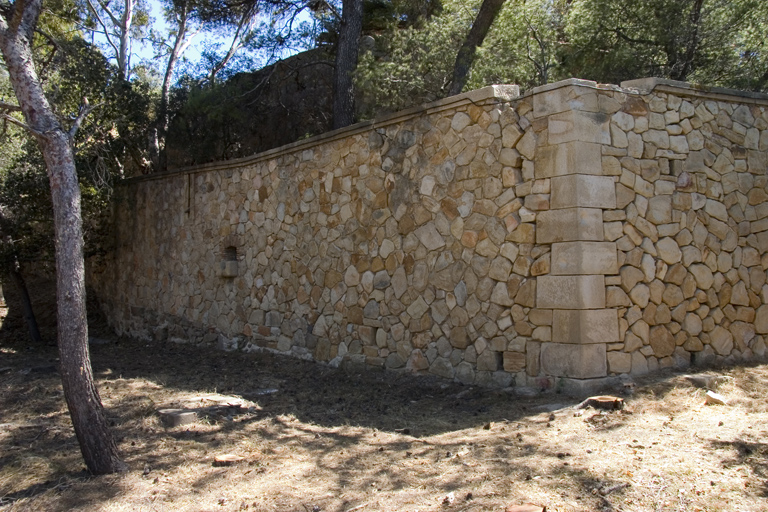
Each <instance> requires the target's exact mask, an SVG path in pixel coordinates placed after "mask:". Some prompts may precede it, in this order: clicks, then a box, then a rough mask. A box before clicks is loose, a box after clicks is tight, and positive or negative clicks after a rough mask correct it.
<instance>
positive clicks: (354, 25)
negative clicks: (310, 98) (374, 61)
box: [333, 0, 363, 129]
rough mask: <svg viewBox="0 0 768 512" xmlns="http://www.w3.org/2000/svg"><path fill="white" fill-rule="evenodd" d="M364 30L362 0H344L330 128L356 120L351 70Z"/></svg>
mask: <svg viewBox="0 0 768 512" xmlns="http://www.w3.org/2000/svg"><path fill="white" fill-rule="evenodd" d="M362 30H363V0H343V2H342V12H341V29H340V30H339V43H338V45H337V47H336V69H335V71H334V75H333V128H334V129H336V128H344V127H345V126H349V125H351V124H352V123H353V122H354V121H355V89H354V83H353V80H352V73H353V72H354V71H355V68H357V53H358V49H359V46H360V33H361V32H362Z"/></svg>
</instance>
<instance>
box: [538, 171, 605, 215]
mask: <svg viewBox="0 0 768 512" xmlns="http://www.w3.org/2000/svg"><path fill="white" fill-rule="evenodd" d="M550 205H551V207H552V209H553V210H557V209H560V208H574V207H579V206H582V207H587V208H608V209H614V208H616V186H615V184H614V181H613V178H612V177H611V176H587V175H583V174H571V175H568V176H556V177H554V178H552V195H551V197H550Z"/></svg>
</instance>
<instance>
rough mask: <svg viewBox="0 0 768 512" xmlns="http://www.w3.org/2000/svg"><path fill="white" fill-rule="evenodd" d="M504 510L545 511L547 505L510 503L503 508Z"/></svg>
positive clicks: (510, 511)
mask: <svg viewBox="0 0 768 512" xmlns="http://www.w3.org/2000/svg"><path fill="white" fill-rule="evenodd" d="M504 512H547V507H540V506H538V505H531V504H530V503H528V504H525V505H510V506H508V507H507V508H506V509H504Z"/></svg>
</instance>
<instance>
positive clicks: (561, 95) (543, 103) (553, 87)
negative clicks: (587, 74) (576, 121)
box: [533, 78, 598, 117]
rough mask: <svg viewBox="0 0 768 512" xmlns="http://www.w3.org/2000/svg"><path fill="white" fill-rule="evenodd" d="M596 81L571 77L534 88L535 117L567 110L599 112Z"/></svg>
mask: <svg viewBox="0 0 768 512" xmlns="http://www.w3.org/2000/svg"><path fill="white" fill-rule="evenodd" d="M596 85H597V84H596V82H593V81H590V80H581V79H578V78H571V79H568V80H563V81H562V82H557V83H554V84H547V85H542V86H540V87H536V88H535V89H533V115H534V117H542V116H548V115H551V114H556V113H558V112H564V111H566V110H583V111H587V112H597V111H598V102H597V87H596Z"/></svg>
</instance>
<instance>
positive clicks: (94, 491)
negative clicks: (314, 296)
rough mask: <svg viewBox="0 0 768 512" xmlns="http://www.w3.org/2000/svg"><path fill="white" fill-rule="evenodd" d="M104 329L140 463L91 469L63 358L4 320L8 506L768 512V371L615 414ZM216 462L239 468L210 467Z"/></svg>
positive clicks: (682, 389) (683, 382)
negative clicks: (713, 390) (117, 469)
mask: <svg viewBox="0 0 768 512" xmlns="http://www.w3.org/2000/svg"><path fill="white" fill-rule="evenodd" d="M4 312H5V310H3V311H0V314H2V313H4ZM94 330H95V331H96V334H97V335H98V336H100V337H101V338H103V339H104V340H105V341H108V343H104V344H94V345H92V346H91V351H92V357H93V365H94V371H95V374H96V376H97V381H98V382H97V383H98V386H99V389H100V392H101V396H102V399H103V402H104V404H105V406H106V408H107V414H108V416H109V418H110V420H111V421H112V423H113V428H114V433H115V436H116V437H117V440H118V446H119V449H120V452H121V454H122V455H123V457H124V459H125V461H126V462H127V463H128V464H129V466H130V471H128V472H127V473H124V474H119V475H111V476H104V477H95V478H94V477H89V476H88V475H87V474H86V473H85V472H84V466H83V462H82V459H81V458H80V453H79V450H78V445H77V441H76V439H75V437H74V433H73V431H72V428H71V426H70V422H69V417H68V414H67V410H66V406H65V404H64V401H63V396H62V391H61V383H60V381H59V377H58V373H57V372H56V366H55V365H56V364H57V359H56V353H55V349H54V347H52V346H48V347H29V346H28V343H27V342H26V338H25V336H26V333H25V331H24V329H23V324H22V323H21V322H20V320H19V319H18V318H16V319H11V318H9V319H8V320H7V321H6V322H5V323H4V325H3V326H2V329H0V510H2V511H22V510H34V511H63V510H83V511H164V510H173V511H239V510H247V511H296V512H319V511H328V512H330V511H338V512H352V511H451V512H453V511H491V510H495V511H503V510H505V508H506V507H508V506H510V505H518V504H523V503H533V504H536V505H539V506H546V507H547V510H548V511H549V512H554V511H661V510H663V511H754V512H757V511H766V510H768V400H766V391H767V390H768V366H765V365H764V366H753V367H739V368H731V369H725V370H715V369H708V370H706V371H704V370H691V371H692V372H693V371H696V372H703V373H704V374H707V375H717V376H720V377H721V378H720V381H721V382H720V384H719V387H718V392H719V393H720V394H722V395H724V396H725V397H726V399H727V400H728V404H727V405H704V401H705V399H704V394H705V390H703V389H699V388H696V387H693V386H692V385H691V384H690V383H689V381H688V380H687V379H686V378H685V377H684V376H683V374H680V373H663V374H660V375H656V376H653V377H650V378H648V379H645V380H642V381H640V380H638V381H636V384H637V386H636V387H635V388H634V391H633V393H631V394H629V395H626V396H624V398H625V400H626V407H625V409H624V410H623V411H615V412H599V411H596V410H594V409H585V410H580V409H576V408H575V407H574V406H575V405H576V404H578V400H576V399H571V398H568V397H566V396H562V395H558V394H546V395H540V396H537V397H521V396H517V395H515V394H514V393H508V392H504V391H495V390H487V389H480V388H473V387H465V386H459V385H456V384H452V383H446V382H444V381H441V380H436V379H431V378H425V377H413V376H407V375H396V374H392V373H384V372H379V373H374V374H369V375H349V374H345V373H343V372H341V371H339V370H335V369H331V368H328V367H324V366H320V365H317V364H313V363H308V362H303V361H297V360H293V359H287V358H283V357H277V356H273V355H269V354H251V355H243V354H233V353H223V352H218V351H214V350H207V349H205V350H204V349H199V348H194V347H190V346H181V345H173V344H152V345H148V344H146V343H142V342H138V341H135V340H129V339H117V338H114V337H113V338H108V337H107V335H106V333H105V332H104V331H103V329H102V325H101V324H98V323H97V324H96V325H95V326H94ZM44 332H45V333H47V335H48V336H52V331H51V330H50V329H49V330H47V331H45V330H44ZM49 339H50V338H49ZM609 391H610V390H609ZM612 392H613V393H619V390H612ZM166 407H187V408H191V407H197V408H200V407H207V409H206V411H207V412H208V414H207V415H204V416H203V417H201V418H200V419H198V420H197V421H195V422H193V423H190V424H186V425H181V426H177V427H171V428H169V427H166V426H164V424H163V423H162V422H161V420H160V418H159V416H158V414H157V410H158V409H162V408H166ZM224 454H232V455H236V456H239V457H242V458H243V459H242V461H240V462H238V463H235V464H234V465H232V466H225V467H219V466H217V465H215V464H214V459H215V457H217V456H221V455H224Z"/></svg>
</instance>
